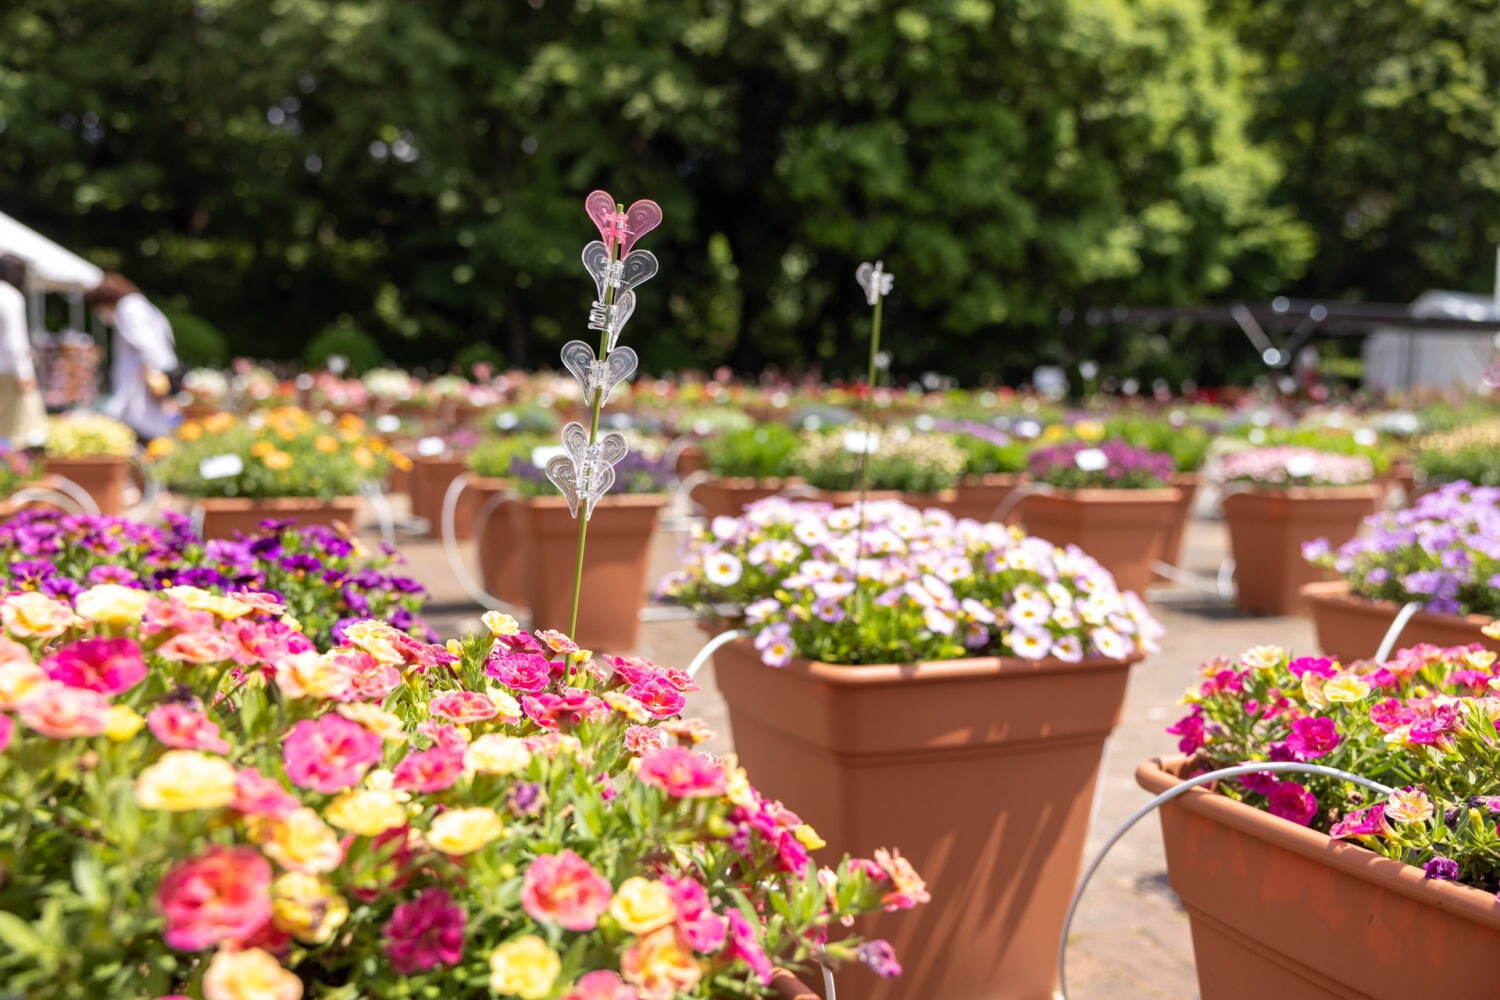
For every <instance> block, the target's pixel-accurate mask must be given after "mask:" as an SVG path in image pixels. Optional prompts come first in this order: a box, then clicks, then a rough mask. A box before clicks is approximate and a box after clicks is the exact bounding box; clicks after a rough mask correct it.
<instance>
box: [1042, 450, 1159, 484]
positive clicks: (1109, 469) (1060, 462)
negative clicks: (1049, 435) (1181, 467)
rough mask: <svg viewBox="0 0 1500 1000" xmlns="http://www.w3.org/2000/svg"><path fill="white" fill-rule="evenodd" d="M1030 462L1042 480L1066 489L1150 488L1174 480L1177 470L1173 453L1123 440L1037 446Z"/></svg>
mask: <svg viewBox="0 0 1500 1000" xmlns="http://www.w3.org/2000/svg"><path fill="white" fill-rule="evenodd" d="M1030 466H1031V474H1032V476H1034V477H1035V478H1036V479H1037V480H1038V481H1039V482H1043V483H1047V484H1049V485H1051V486H1058V487H1061V488H1063V489H1082V488H1086V487H1100V486H1103V487H1110V488H1114V489H1149V488H1151V487H1155V486H1164V485H1166V484H1167V483H1169V482H1171V480H1172V476H1173V474H1174V473H1175V472H1176V471H1177V463H1176V462H1174V461H1173V460H1172V456H1171V455H1167V454H1164V453H1162V452H1159V451H1147V450H1146V449H1145V448H1137V447H1135V446H1134V445H1130V444H1127V443H1125V442H1124V441H1120V440H1109V441H1100V442H1098V443H1097V444H1096V443H1092V442H1088V441H1065V442H1063V443H1062V444H1056V445H1051V446H1049V447H1046V448H1038V449H1037V450H1036V451H1034V452H1032V453H1031V462H1030Z"/></svg>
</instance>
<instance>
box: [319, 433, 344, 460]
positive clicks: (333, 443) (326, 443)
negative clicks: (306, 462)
mask: <svg viewBox="0 0 1500 1000" xmlns="http://www.w3.org/2000/svg"><path fill="white" fill-rule="evenodd" d="M313 447H314V448H316V449H318V450H319V451H321V452H322V453H323V454H325V455H332V454H333V453H334V452H336V451H338V450H339V443H338V441H337V440H336V439H335V438H333V437H331V436H329V435H327V434H319V435H318V437H317V440H315V441H313Z"/></svg>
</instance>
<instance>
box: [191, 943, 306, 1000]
mask: <svg viewBox="0 0 1500 1000" xmlns="http://www.w3.org/2000/svg"><path fill="white" fill-rule="evenodd" d="M301 997H302V980H300V979H298V978H297V977H296V976H295V975H294V974H292V973H291V972H288V971H287V970H286V969H283V968H282V967H281V963H280V962H278V961H276V959H274V958H272V957H271V956H270V955H269V954H267V953H266V952H264V951H261V950H260V949H259V948H249V949H247V950H245V951H221V952H218V953H217V954H215V955H214V959H213V961H212V962H209V963H208V971H207V972H205V973H204V974H203V1000H301Z"/></svg>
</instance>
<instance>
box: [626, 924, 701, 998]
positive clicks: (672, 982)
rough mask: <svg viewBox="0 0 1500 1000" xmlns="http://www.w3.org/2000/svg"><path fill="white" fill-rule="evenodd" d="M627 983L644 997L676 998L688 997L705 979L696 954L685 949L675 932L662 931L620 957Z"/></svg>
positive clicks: (643, 939)
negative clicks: (683, 995)
mask: <svg viewBox="0 0 1500 1000" xmlns="http://www.w3.org/2000/svg"><path fill="white" fill-rule="evenodd" d="M620 972H621V974H622V975H623V977H624V979H625V981H626V982H628V983H631V984H633V985H635V986H639V987H640V988H641V994H642V995H643V996H652V997H673V996H678V995H680V994H683V993H687V992H689V991H690V990H692V988H693V987H694V986H696V985H698V980H699V979H701V978H702V977H703V969H702V967H701V966H699V964H698V960H697V959H695V958H694V957H693V953H692V952H691V951H689V950H688V949H687V948H685V947H683V944H682V941H681V939H680V938H679V937H678V936H677V932H676V930H675V929H673V928H671V927H663V928H661V929H660V930H657V931H655V932H654V933H651V934H647V935H646V936H644V937H642V938H640V939H638V940H637V941H636V942H635V943H634V944H633V945H631V946H630V947H629V948H627V949H626V950H625V954H623V955H621V956H620Z"/></svg>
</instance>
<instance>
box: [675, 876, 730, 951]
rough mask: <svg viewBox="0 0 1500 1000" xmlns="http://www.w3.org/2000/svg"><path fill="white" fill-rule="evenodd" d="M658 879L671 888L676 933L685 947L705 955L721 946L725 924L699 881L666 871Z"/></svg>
mask: <svg viewBox="0 0 1500 1000" xmlns="http://www.w3.org/2000/svg"><path fill="white" fill-rule="evenodd" d="M661 881H662V884H663V885H665V886H666V887H667V888H668V889H670V890H671V891H672V901H673V902H674V903H676V905H677V933H678V934H680V935H682V939H683V940H684V941H686V942H687V944H688V947H690V948H692V949H693V950H694V951H696V952H700V953H702V954H705V955H709V954H713V953H715V952H717V951H719V950H720V949H722V948H723V947H724V937H725V935H726V934H727V933H728V929H729V924H728V921H726V920H725V919H724V918H723V917H721V916H719V915H718V914H717V913H715V912H714V910H713V903H712V902H711V901H710V900H709V898H708V890H707V889H705V888H704V887H703V883H701V882H699V881H698V880H697V879H695V878H692V877H690V876H686V875H684V876H683V877H681V878H675V877H673V876H671V875H666V876H663V877H662V880H661Z"/></svg>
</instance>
